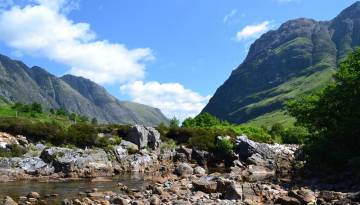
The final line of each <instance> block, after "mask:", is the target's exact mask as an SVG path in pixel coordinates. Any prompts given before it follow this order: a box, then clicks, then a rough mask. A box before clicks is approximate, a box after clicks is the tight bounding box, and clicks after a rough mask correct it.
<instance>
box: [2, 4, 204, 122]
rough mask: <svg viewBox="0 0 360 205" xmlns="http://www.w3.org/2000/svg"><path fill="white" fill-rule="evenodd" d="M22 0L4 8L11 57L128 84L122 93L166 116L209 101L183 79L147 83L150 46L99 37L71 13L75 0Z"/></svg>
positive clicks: (4, 38)
mask: <svg viewBox="0 0 360 205" xmlns="http://www.w3.org/2000/svg"><path fill="white" fill-rule="evenodd" d="M0 1H4V0H0ZM21 1H25V2H26V5H22V6H20V5H10V4H7V6H8V7H7V8H5V10H0V41H2V42H4V43H5V44H6V45H8V46H9V47H11V48H13V49H14V51H13V55H23V54H24V55H26V54H27V55H33V56H39V57H45V58H47V59H50V60H53V61H55V62H58V63H60V64H64V65H66V66H68V67H69V71H68V73H71V74H74V75H78V76H83V77H86V78H89V79H91V80H93V81H95V82H97V83H101V84H105V83H119V84H124V85H123V86H121V91H123V92H124V93H127V94H128V95H129V96H130V97H131V98H132V99H133V101H135V102H139V103H143V104H148V105H150V106H154V107H157V108H160V109H161V110H162V111H164V113H165V114H166V115H167V116H168V117H173V116H177V117H178V118H180V119H184V118H185V117H188V116H194V115H196V114H198V113H199V112H200V111H201V109H202V108H203V107H204V106H205V104H206V103H207V102H208V100H209V98H210V97H209V96H202V95H200V94H198V93H196V92H194V91H192V90H189V89H186V88H184V86H182V85H181V84H179V83H164V84H161V83H158V82H155V81H152V82H148V83H143V82H142V80H143V79H144V75H145V63H146V62H147V61H148V60H152V59H154V56H153V54H152V50H151V49H149V48H135V49H129V48H127V47H126V46H125V45H123V44H119V43H111V42H109V41H107V40H101V39H100V40H99V39H98V38H97V37H96V34H95V32H94V31H92V30H91V28H90V24H88V23H83V22H80V23H77V22H73V21H72V20H71V19H69V18H68V17H67V15H66V14H67V13H68V11H70V10H72V9H76V8H77V6H76V3H74V2H76V1H71V0H21ZM9 2H10V1H9Z"/></svg>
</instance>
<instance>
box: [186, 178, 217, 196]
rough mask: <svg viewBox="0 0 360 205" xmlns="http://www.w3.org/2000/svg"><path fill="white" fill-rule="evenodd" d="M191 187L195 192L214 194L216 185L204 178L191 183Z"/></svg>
mask: <svg viewBox="0 0 360 205" xmlns="http://www.w3.org/2000/svg"><path fill="white" fill-rule="evenodd" d="M192 185H193V187H194V190H195V191H202V192H205V193H208V194H210V193H215V192H216V189H217V183H216V182H215V181H210V180H207V179H205V178H201V179H200V180H194V181H192Z"/></svg>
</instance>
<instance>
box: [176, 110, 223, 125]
mask: <svg viewBox="0 0 360 205" xmlns="http://www.w3.org/2000/svg"><path fill="white" fill-rule="evenodd" d="M228 125H230V124H229V123H228V122H226V121H221V120H220V119H218V118H217V117H215V116H212V115H211V114H209V113H206V112H204V113H201V114H199V115H198V116H196V117H195V118H191V117H190V118H187V119H185V120H184V122H183V123H182V126H183V127H203V128H205V127H215V126H228Z"/></svg>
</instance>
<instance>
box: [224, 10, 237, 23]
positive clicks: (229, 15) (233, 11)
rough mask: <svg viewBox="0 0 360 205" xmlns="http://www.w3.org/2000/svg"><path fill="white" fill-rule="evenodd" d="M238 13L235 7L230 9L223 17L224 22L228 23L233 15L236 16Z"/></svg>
mask: <svg viewBox="0 0 360 205" xmlns="http://www.w3.org/2000/svg"><path fill="white" fill-rule="evenodd" d="M236 14H237V10H236V9H233V10H231V11H230V13H228V14H226V15H225V16H224V18H223V22H224V23H226V22H227V21H229V20H230V19H231V18H232V17H234V16H235V15H236Z"/></svg>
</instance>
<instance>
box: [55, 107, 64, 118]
mask: <svg viewBox="0 0 360 205" xmlns="http://www.w3.org/2000/svg"><path fill="white" fill-rule="evenodd" d="M56 115H59V116H66V115H67V113H66V111H65V110H64V109H63V108H60V109H58V110H57V111H56Z"/></svg>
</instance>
